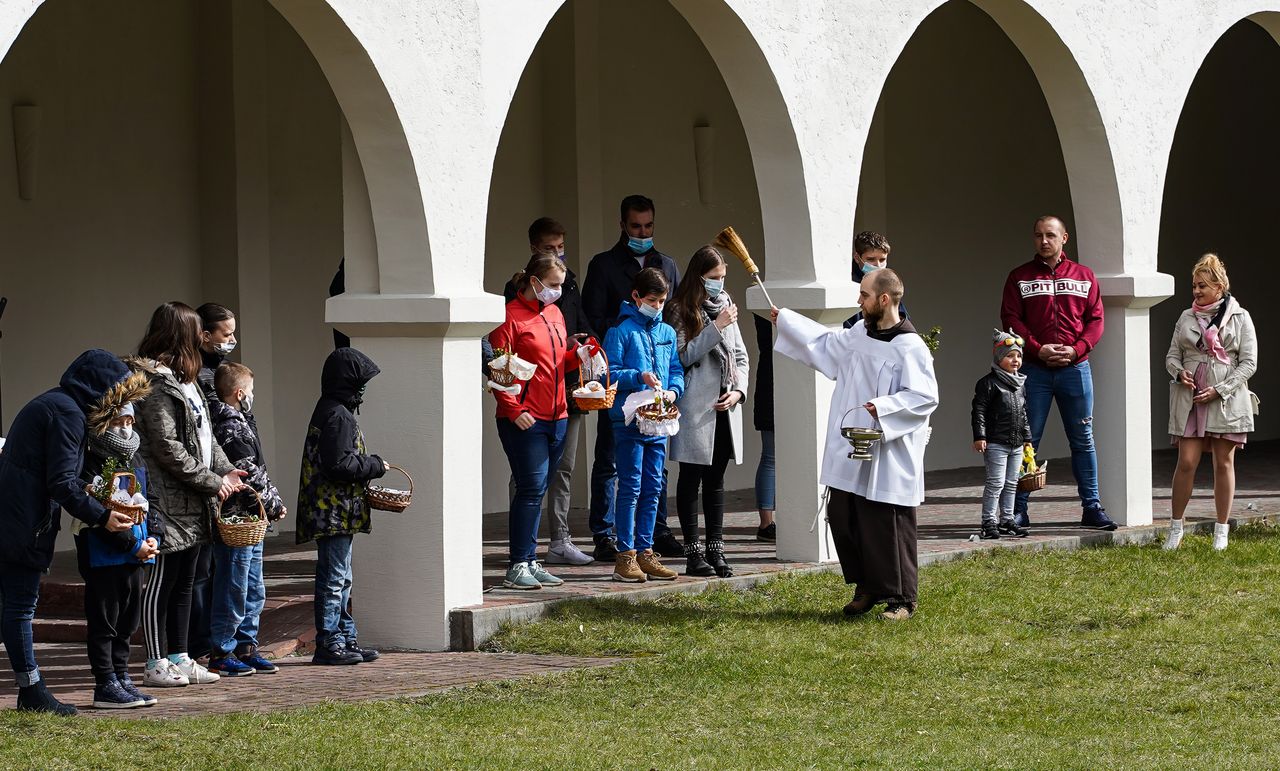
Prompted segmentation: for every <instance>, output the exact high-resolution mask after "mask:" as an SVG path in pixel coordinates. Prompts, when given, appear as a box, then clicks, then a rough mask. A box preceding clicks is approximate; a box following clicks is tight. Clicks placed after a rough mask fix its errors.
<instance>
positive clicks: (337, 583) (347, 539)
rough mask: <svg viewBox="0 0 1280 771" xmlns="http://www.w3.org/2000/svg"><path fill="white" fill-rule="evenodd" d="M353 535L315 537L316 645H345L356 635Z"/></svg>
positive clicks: (352, 640)
mask: <svg viewBox="0 0 1280 771" xmlns="http://www.w3.org/2000/svg"><path fill="white" fill-rule="evenodd" d="M351 538H352V537H351V536H350V535H330V536H324V537H322V538H317V539H316V600H315V610H316V645H317V646H329V645H333V644H335V643H336V644H338V645H345V644H346V643H349V642H354V641H355V639H356V620H355V619H354V618H352V617H351Z"/></svg>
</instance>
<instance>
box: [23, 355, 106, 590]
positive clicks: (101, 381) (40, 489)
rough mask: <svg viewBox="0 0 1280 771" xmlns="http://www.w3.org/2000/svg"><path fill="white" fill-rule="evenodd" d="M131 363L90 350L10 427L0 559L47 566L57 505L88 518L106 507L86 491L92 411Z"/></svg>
mask: <svg viewBox="0 0 1280 771" xmlns="http://www.w3.org/2000/svg"><path fill="white" fill-rule="evenodd" d="M128 376H129V368H128V367H127V366H125V364H124V362H122V361H120V359H118V358H116V357H115V356H114V355H112V354H111V353H108V352H107V351H103V350H100V349H95V350H92V351H85V352H84V353H82V354H80V356H79V357H77V358H76V360H75V361H74V362H72V364H71V366H70V367H68V368H67V371H66V372H65V373H64V374H63V375H62V380H61V381H60V382H59V384H58V387H57V388H54V389H52V390H49V391H46V392H44V393H43V394H41V395H39V396H37V397H36V398H34V399H32V400H31V401H30V402H28V403H27V405H26V406H25V407H23V408H22V410H21V411H19V412H18V415H17V417H15V418H14V419H13V424H12V426H10V429H9V436H8V439H7V441H6V443H5V446H4V452H2V453H0V491H2V492H0V529H2V530H3V537H0V562H8V563H13V564H17V565H21V566H23V567H27V568H31V569H35V570H47V569H48V568H49V563H50V562H51V561H52V560H53V547H54V541H55V540H56V539H57V536H58V530H59V529H60V527H61V525H62V523H61V521H60V520H61V517H60V512H61V510H62V509H66V510H67V513H69V514H71V516H73V517H75V518H76V519H80V520H83V521H84V522H86V523H88V524H90V525H101V524H104V523H105V522H106V520H107V510H106V508H105V507H103V505H102V504H101V503H99V502H98V501H97V500H95V499H94V498H93V497H92V496H90V495H89V494H88V493H86V492H85V484H84V481H83V480H82V479H81V478H80V472H81V470H82V469H83V468H84V454H85V435H86V429H87V427H88V414H89V413H90V412H91V411H93V410H94V409H95V408H96V407H98V406H99V403H100V402H101V401H102V400H103V398H104V397H105V396H106V395H107V393H108V392H109V391H110V390H112V389H113V388H114V387H115V386H116V385H117V384H119V383H120V382H121V381H123V380H124V379H125V378H127V377H128Z"/></svg>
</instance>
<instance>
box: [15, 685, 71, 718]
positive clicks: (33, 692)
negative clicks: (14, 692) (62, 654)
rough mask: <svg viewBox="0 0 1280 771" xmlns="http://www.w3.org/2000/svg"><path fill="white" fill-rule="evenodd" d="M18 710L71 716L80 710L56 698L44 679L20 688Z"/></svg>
mask: <svg viewBox="0 0 1280 771" xmlns="http://www.w3.org/2000/svg"><path fill="white" fill-rule="evenodd" d="M18 711H19V712H48V713H50V714H53V715H57V716H59V717H71V716H72V715H74V714H76V713H77V712H79V710H77V709H76V708H75V707H74V706H72V705H70V704H64V703H62V702H60V701H58V700H57V699H56V698H54V696H53V694H52V693H49V688H48V686H46V685H45V684H44V681H43V680H37V681H35V682H34V683H32V684H31V685H26V686H21V687H19V688H18Z"/></svg>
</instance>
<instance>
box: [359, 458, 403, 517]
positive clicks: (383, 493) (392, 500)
mask: <svg viewBox="0 0 1280 771" xmlns="http://www.w3.org/2000/svg"><path fill="white" fill-rule="evenodd" d="M387 468H392V469H395V470H396V471H399V472H400V473H401V474H404V476H405V478H406V479H408V480H409V491H408V492H405V491H403V490H392V489H390V488H387V487H382V486H380V485H375V484H370V485H368V486H367V487H365V491H364V498H365V500H367V501H368V502H369V505H370V506H371V507H373V508H375V509H377V510H378V511H393V512H395V513H397V514H399V513H400V512H402V511H404V510H405V509H407V508H409V505H410V504H411V503H413V477H411V476H409V472H408V471H405V470H404V469H402V468H400V467H399V466H396V465H394V464H391V463H388V464H387Z"/></svg>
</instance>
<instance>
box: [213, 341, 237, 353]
mask: <svg viewBox="0 0 1280 771" xmlns="http://www.w3.org/2000/svg"><path fill="white" fill-rule="evenodd" d="M213 349H214V350H215V351H217V352H218V353H220V354H222V355H223V356H227V355H229V354H230V353H231V352H232V351H234V350H235V349H236V344H235V343H218V344H217V345H216V346H214V348H213Z"/></svg>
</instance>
